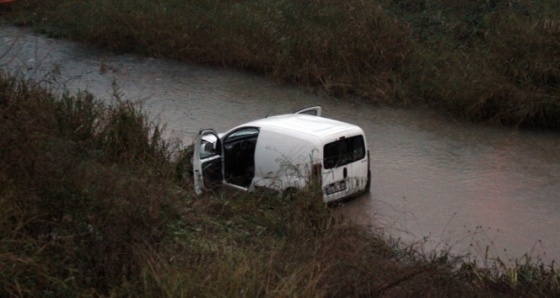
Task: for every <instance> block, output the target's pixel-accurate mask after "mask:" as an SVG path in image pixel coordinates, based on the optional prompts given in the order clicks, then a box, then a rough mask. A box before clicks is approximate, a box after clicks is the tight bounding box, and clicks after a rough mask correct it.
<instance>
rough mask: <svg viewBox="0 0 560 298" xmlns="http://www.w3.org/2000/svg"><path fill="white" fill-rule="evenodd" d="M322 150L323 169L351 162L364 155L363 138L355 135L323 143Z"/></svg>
mask: <svg viewBox="0 0 560 298" xmlns="http://www.w3.org/2000/svg"><path fill="white" fill-rule="evenodd" d="M323 152H324V155H325V160H324V164H323V166H324V168H325V169H331V168H336V167H340V166H343V165H347V164H349V163H353V162H355V161H358V160H360V159H362V158H364V157H365V156H366V149H365V146H364V138H363V137H362V136H355V137H351V138H345V139H342V140H338V141H335V142H332V143H328V144H326V145H325V147H324V150H323Z"/></svg>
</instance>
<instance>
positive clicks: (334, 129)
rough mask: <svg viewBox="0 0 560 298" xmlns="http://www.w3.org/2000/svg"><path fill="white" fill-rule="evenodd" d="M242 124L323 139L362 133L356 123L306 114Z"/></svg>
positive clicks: (287, 115)
mask: <svg viewBox="0 0 560 298" xmlns="http://www.w3.org/2000/svg"><path fill="white" fill-rule="evenodd" d="M243 126H255V127H260V128H263V129H268V130H273V131H276V132H280V131H286V130H289V131H292V132H294V133H298V134H302V133H303V134H307V135H311V136H315V137H318V138H320V139H323V140H324V139H325V138H329V137H333V136H335V137H337V136H340V135H341V134H344V135H345V134H349V133H350V134H363V131H362V129H361V128H360V127H358V126H356V125H353V124H350V123H346V122H342V121H338V120H334V119H330V118H324V117H319V116H312V115H306V114H286V115H279V116H272V117H268V118H263V119H259V120H255V121H251V122H249V123H246V124H244V125H243Z"/></svg>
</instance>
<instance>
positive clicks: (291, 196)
mask: <svg viewBox="0 0 560 298" xmlns="http://www.w3.org/2000/svg"><path fill="white" fill-rule="evenodd" d="M296 193H297V189H296V188H294V187H290V188H286V189H285V190H284V191H283V192H282V198H283V199H287V200H290V201H293V200H295V199H296Z"/></svg>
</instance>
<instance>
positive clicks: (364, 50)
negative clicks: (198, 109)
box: [10, 0, 560, 128]
mask: <svg viewBox="0 0 560 298" xmlns="http://www.w3.org/2000/svg"><path fill="white" fill-rule="evenodd" d="M558 3H559V2H558V1H556V0H543V1H536V0H492V1H488V0H476V1H462V0H452V1H441V0H419V1H416V0H378V1H360V0H349V1H338V0H328V1H293V0H275V1H265V0H252V1H202V0H190V1H179V0H162V1H132V0H119V1H111V0H95V1H94V0H86V1H75V0H47V1H44V0H41V1H38V0H19V1H17V5H14V8H13V9H12V11H11V13H10V16H13V17H15V18H16V19H17V22H18V23H20V24H26V25H32V26H34V27H35V28H37V29H39V30H40V31H42V32H44V33H47V34H50V35H52V36H56V37H64V38H70V39H74V40H78V41H80V42H85V43H88V44H91V45H93V46H96V47H101V48H105V49H109V50H113V51H117V52H135V53H139V54H142V55H148V56H155V57H164V58H169V59H177V60H183V61H190V62H195V63H203V64H211V65H221V66H226V67H233V68H239V69H246V70H251V71H255V72H258V73H261V74H265V75H268V76H270V77H273V78H275V79H277V80H279V81H284V82H290V83H294V84H297V85H301V86H305V87H309V88H310V89H312V90H315V91H318V92H321V93H324V94H328V95H334V96H340V97H348V96H356V97H360V98H362V99H363V100H367V101H371V102H382V103H388V104H395V105H401V106H430V107H432V108H435V109H438V110H442V111H446V112H449V113H450V114H451V115H453V116H454V117H460V118H465V119H470V120H475V121H492V122H496V123H503V124H506V125H513V126H532V127H544V128H560V88H559V83H560V34H559V32H560V22H559V21H558V20H559V19H560V4H558ZM263 100H266V99H263Z"/></svg>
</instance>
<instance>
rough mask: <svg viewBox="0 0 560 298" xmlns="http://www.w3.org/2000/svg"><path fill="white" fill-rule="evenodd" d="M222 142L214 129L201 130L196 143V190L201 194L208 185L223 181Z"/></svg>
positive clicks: (194, 154)
mask: <svg viewBox="0 0 560 298" xmlns="http://www.w3.org/2000/svg"><path fill="white" fill-rule="evenodd" d="M221 143H222V142H221V141H220V137H219V136H218V133H216V132H215V131H214V130H212V129H203V130H200V131H199V133H198V136H197V138H196V140H195V143H194V153H193V159H192V164H193V175H194V191H195V193H196V194H197V195H200V194H202V193H203V192H204V190H206V189H207V188H208V187H210V186H212V185H215V184H217V183H222V181H223V171H222V168H223V165H222V144H221Z"/></svg>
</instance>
